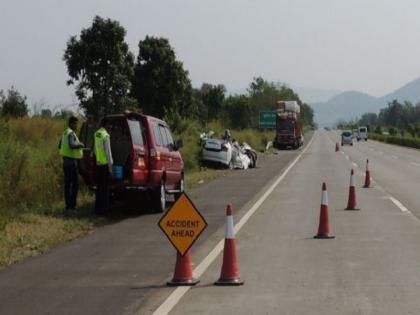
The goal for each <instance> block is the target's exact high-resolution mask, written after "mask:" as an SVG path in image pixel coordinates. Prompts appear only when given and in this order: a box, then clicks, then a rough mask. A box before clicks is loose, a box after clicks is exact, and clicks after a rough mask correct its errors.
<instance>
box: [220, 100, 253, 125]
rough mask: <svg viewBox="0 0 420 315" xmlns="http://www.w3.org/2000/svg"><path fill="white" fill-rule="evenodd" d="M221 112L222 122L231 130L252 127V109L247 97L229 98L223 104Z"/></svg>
mask: <svg viewBox="0 0 420 315" xmlns="http://www.w3.org/2000/svg"><path fill="white" fill-rule="evenodd" d="M223 111H224V113H225V115H224V120H225V122H226V123H227V124H228V126H231V128H233V129H245V128H249V127H251V126H252V123H253V108H252V105H251V102H250V99H249V97H248V96H246V95H235V96H229V97H228V98H227V99H226V101H225V103H224V108H223Z"/></svg>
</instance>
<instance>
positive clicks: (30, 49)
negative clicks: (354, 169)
mask: <svg viewBox="0 0 420 315" xmlns="http://www.w3.org/2000/svg"><path fill="white" fill-rule="evenodd" d="M95 15H100V16H102V17H110V18H112V19H116V20H118V21H119V22H120V23H121V24H122V25H123V26H124V27H125V28H126V30H127V38H126V40H127V42H128V43H129V45H130V49H131V51H132V52H133V53H134V55H135V56H137V54H138V48H137V44H138V41H139V40H141V39H144V37H145V36H146V35H154V36H163V37H166V38H168V39H169V40H170V43H171V45H172V46H173V47H174V48H175V51H176V53H177V56H178V58H179V59H180V60H181V61H182V62H183V63H184V67H185V68H186V69H187V70H188V71H189V73H190V78H191V79H192V82H193V85H194V86H199V85H201V83H202V82H209V83H223V84H225V85H226V86H227V87H228V89H240V88H245V87H246V86H247V85H248V84H249V82H250V81H251V80H252V78H253V77H254V76H262V77H264V78H266V79H269V80H273V81H281V82H286V83H288V84H291V85H294V86H301V87H315V88H323V89H339V90H359V91H362V92H367V93H370V94H372V95H375V96H380V95H383V94H386V93H389V92H391V91H393V90H395V89H397V88H399V87H400V86H401V85H403V84H405V83H407V82H408V81H410V80H413V79H415V78H417V77H419V76H420V40H419V37H420V36H419V35H420V1H418V0H399V1H397V0H260V1H257V0H254V1H245V0H235V1H234V0H211V1H203V0H202V1H199V0H166V1H163V0H151V1H142V0H126V1H116V0H113V1H111V0H84V1H82V0H71V1H59V0H38V1H33V0H27V1H21V0H13V1H11V0H0V51H1V53H0V89H3V90H6V89H8V88H9V87H10V86H11V85H14V86H15V87H16V88H17V89H18V90H19V91H21V92H22V93H23V94H25V95H27V96H28V98H29V101H30V103H31V104H33V103H35V102H39V101H40V100H42V99H43V100H44V101H46V102H47V103H48V104H49V105H50V106H52V107H53V106H54V105H56V104H58V103H65V104H70V103H72V102H74V100H75V97H74V96H73V95H74V93H73V91H74V89H73V87H67V86H66V85H65V82H66V80H67V79H68V77H67V73H66V68H65V64H64V62H63V61H62V55H63V52H64V49H65V45H66V42H67V40H68V39H69V37H70V36H71V35H78V34H80V31H81V30H82V28H85V27H88V26H90V25H91V23H92V19H93V17H94V16H95Z"/></svg>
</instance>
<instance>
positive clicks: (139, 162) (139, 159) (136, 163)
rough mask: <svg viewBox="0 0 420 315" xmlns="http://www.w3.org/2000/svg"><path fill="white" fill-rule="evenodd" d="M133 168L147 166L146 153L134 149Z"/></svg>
mask: <svg viewBox="0 0 420 315" xmlns="http://www.w3.org/2000/svg"><path fill="white" fill-rule="evenodd" d="M132 154H133V168H136V169H145V168H146V162H145V160H144V155H143V154H139V153H137V152H136V151H133V153H132Z"/></svg>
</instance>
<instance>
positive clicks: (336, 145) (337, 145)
mask: <svg viewBox="0 0 420 315" xmlns="http://www.w3.org/2000/svg"><path fill="white" fill-rule="evenodd" d="M338 151H340V145H339V144H338V142H336V143H335V152H338Z"/></svg>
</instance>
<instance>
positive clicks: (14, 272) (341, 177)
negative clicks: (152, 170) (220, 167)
mask: <svg viewBox="0 0 420 315" xmlns="http://www.w3.org/2000/svg"><path fill="white" fill-rule="evenodd" d="M337 140H338V133H337V132H326V131H323V130H320V131H317V132H316V133H315V134H314V136H313V138H312V142H311V143H310V144H309V145H307V147H305V148H303V149H301V150H298V151H280V152H279V154H278V155H275V156H271V157H269V158H267V159H265V160H264V161H263V162H262V163H261V165H260V167H259V168H258V169H256V170H250V171H249V172H248V171H247V172H234V173H232V174H231V175H229V176H226V177H224V178H220V179H218V180H216V181H214V182H211V183H208V184H206V185H204V186H202V187H199V188H197V189H195V190H193V191H191V192H190V195H191V198H192V199H193V201H195V202H196V204H197V207H198V208H199V209H200V210H201V211H202V213H203V215H204V217H205V218H206V219H207V221H208V223H209V228H208V229H207V230H206V232H205V233H204V234H203V235H202V237H201V238H200V241H199V242H198V243H197V244H196V245H194V248H193V261H194V266H193V267H194V268H195V272H196V274H197V273H200V280H201V282H200V283H199V284H198V285H197V286H195V287H192V288H168V287H166V286H165V281H166V280H168V279H169V278H170V277H171V273H172V270H173V267H174V257H175V255H174V250H173V249H172V248H171V247H170V244H169V243H168V241H167V240H166V238H165V237H164V236H163V234H162V233H161V232H160V231H159V230H158V229H157V226H156V223H157V220H158V219H159V217H160V216H159V215H152V214H150V215H143V216H139V217H135V218H127V219H125V220H123V221H122V222H119V223H117V224H114V225H110V226H107V227H104V228H102V229H99V230H98V231H96V232H95V233H93V234H92V235H90V236H88V237H86V238H84V239H81V240H78V241H75V242H72V243H70V244H68V245H65V246H63V247H61V248H57V249H55V250H53V251H51V252H50V253H48V254H46V255H43V256H40V257H36V258H33V259H29V260H27V261H24V262H22V263H20V264H17V265H15V266H12V267H10V268H7V269H5V270H2V271H0V290H1V292H2V294H1V295H0V314H166V313H168V312H169V313H170V314H393V315H394V314H420V299H419V298H418V292H419V289H420V250H419V249H420V220H419V219H418V218H419V217H420V209H419V206H418V205H419V204H420V194H419V193H418V183H419V182H420V151H418V150H412V149H406V148H400V147H396V146H392V145H386V144H382V143H378V142H374V141H367V142H359V143H355V145H354V146H353V147H350V146H346V147H344V148H342V150H341V151H340V152H334V144H335V142H336V141H337ZM366 159H369V160H370V169H371V175H372V177H373V180H374V181H373V185H372V186H373V187H372V188H370V189H363V188H361V186H362V184H363V181H364V175H363V172H364V167H365V162H366ZM351 168H354V169H355V170H356V183H357V188H356V190H357V202H358V206H359V207H360V209H361V210H360V211H345V210H344V208H345V206H346V204H347V198H348V189H349V176H350V169H351ZM322 182H326V184H327V188H328V194H329V215H330V225H331V229H332V234H334V235H335V236H336V238H335V239H333V240H316V239H313V236H314V235H315V234H316V232H317V229H318V221H319V209H320V200H321V184H322ZM416 185H417V186H416ZM228 202H232V203H233V206H234V221H235V223H236V224H237V225H236V229H237V233H236V242H237V254H238V262H239V269H240V272H241V276H242V278H243V280H245V284H244V285H243V286H239V287H216V286H214V285H213V283H214V281H216V280H217V279H218V277H219V275H220V268H221V260H222V257H221V255H220V254H218V251H215V252H213V253H215V255H214V257H215V260H214V261H212V260H211V259H210V260H209V258H208V254H209V253H210V252H211V251H212V250H213V249H214V248H215V247H217V244H218V243H219V242H220V241H221V240H223V237H224V221H225V217H224V213H225V209H224V208H225V205H226V203H228ZM203 266H204V267H203ZM197 269H199V272H198V270H197Z"/></svg>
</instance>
